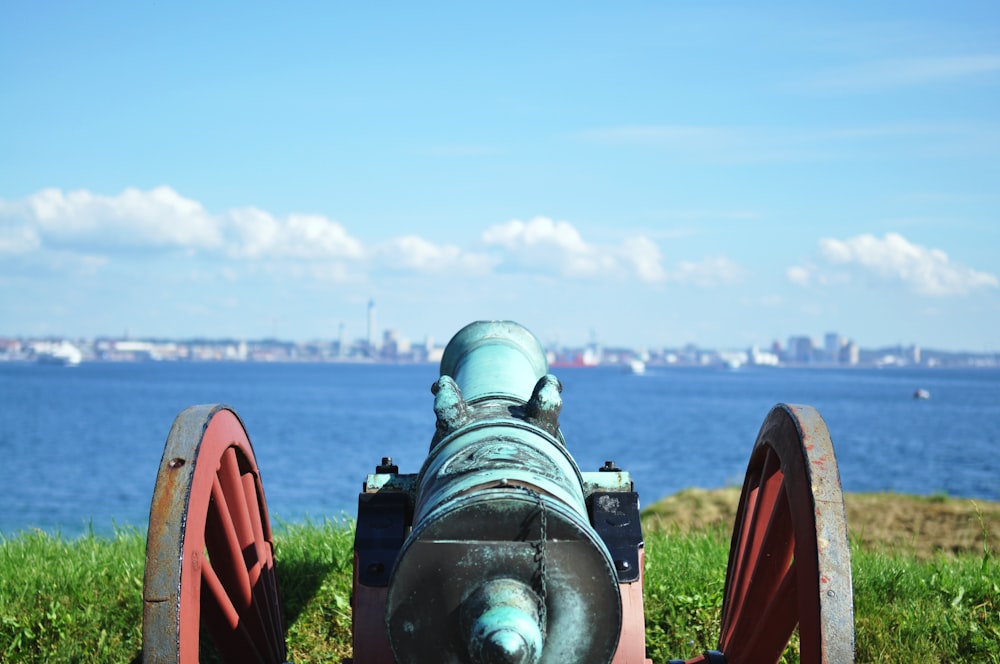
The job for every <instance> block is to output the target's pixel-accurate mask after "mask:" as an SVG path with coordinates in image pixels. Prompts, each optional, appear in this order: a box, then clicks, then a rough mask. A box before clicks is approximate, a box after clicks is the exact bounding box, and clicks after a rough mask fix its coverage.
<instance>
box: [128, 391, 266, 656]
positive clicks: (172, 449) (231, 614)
mask: <svg viewBox="0 0 1000 664" xmlns="http://www.w3.org/2000/svg"><path fill="white" fill-rule="evenodd" d="M283 622H284V619H283V616H282V612H281V604H280V600H279V597H278V586H277V579H276V576H275V571H274V551H273V544H272V539H271V526H270V523H269V520H268V516H267V506H266V503H265V502H264V491H263V488H262V486H261V481H260V472H259V471H258V469H257V461H256V459H255V458H254V454H253V448H252V447H251V446H250V441H249V439H248V438H247V434H246V431H245V430H244V428H243V424H242V422H240V419H239V417H238V416H237V415H236V413H234V412H233V411H232V410H230V409H229V408H227V407H225V406H221V405H203V406H192V407H191V408H188V409H187V410H185V411H183V412H182V413H181V414H180V415H178V416H177V419H176V420H174V424H173V427H172V428H171V430H170V435H169V437H168V438H167V443H166V446H165V448H164V451H163V458H162V460H161V461H160V468H159V472H158V474H157V478H156V488H155V489H154V492H153V501H152V505H151V507H150V513H149V532H148V536H147V540H146V571H145V582H144V586H143V616H142V642H143V646H142V648H143V658H144V661H146V662H165V663H166V662H171V663H174V662H176V663H180V664H188V663H193V662H197V661H198V657H199V645H200V640H201V631H202V627H204V628H205V630H206V631H207V632H208V634H209V635H210V636H211V640H212V642H213V644H214V645H215V647H216V649H217V651H218V653H219V655H220V656H221V658H222V659H223V660H224V661H226V662H264V663H270V662H282V661H284V659H285V640H284V625H283Z"/></svg>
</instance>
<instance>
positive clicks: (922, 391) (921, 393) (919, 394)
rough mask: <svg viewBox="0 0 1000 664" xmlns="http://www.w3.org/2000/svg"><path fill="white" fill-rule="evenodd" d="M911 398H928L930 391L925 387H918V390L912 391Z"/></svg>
mask: <svg viewBox="0 0 1000 664" xmlns="http://www.w3.org/2000/svg"><path fill="white" fill-rule="evenodd" d="M913 398H914V399H930V398H931V393H930V392H928V391H927V390H925V389H918V390H916V391H914V392H913Z"/></svg>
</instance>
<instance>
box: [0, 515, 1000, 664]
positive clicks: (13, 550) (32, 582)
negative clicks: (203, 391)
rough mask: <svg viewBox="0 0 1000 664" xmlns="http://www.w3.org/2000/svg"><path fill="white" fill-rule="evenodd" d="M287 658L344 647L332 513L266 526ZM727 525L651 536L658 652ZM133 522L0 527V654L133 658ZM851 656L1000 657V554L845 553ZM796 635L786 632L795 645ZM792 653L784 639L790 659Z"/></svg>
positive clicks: (318, 657)
mask: <svg viewBox="0 0 1000 664" xmlns="http://www.w3.org/2000/svg"><path fill="white" fill-rule="evenodd" d="M275 537H276V544H277V558H278V565H279V567H278V574H279V577H280V582H281V591H282V601H283V604H284V609H285V614H286V618H287V620H288V623H289V628H288V645H289V650H290V656H291V657H292V659H293V660H294V661H296V662H299V663H306V662H336V663H339V662H340V660H341V658H343V657H345V656H347V655H349V654H350V613H351V612H350V605H349V596H350V583H351V565H352V562H351V561H352V550H351V547H352V534H351V531H350V528H349V525H348V524H345V523H342V522H335V521H326V522H322V523H311V524H290V525H289V524H285V525H281V526H279V527H278V528H277V530H276V535H275ZM727 548H728V534H724V533H722V532H721V531H707V532H706V531H698V532H693V533H689V534H680V533H667V534H664V533H650V534H649V535H647V544H646V550H647V571H646V585H645V605H646V618H647V625H646V634H647V639H646V640H647V647H648V650H649V653H648V654H649V656H650V657H651V658H652V659H653V661H654V662H663V661H665V660H667V659H669V658H670V657H691V656H693V655H695V654H697V653H699V652H700V651H701V650H702V649H704V648H709V647H712V646H713V645H714V643H715V640H716V639H717V636H718V615H719V609H720V607H721V603H722V588H723V584H724V582H725V570H726V560H727ZM144 555H145V545H144V541H143V533H141V532H137V531H135V530H121V531H119V532H118V533H116V535H115V536H113V537H106V538H105V537H95V536H92V535H89V536H85V537H82V538H79V539H75V540H69V541H67V540H64V539H61V538H58V537H52V536H48V535H45V534H41V533H22V534H19V535H17V536H14V537H9V538H0V661H4V662H132V661H135V660H136V658H137V657H138V656H140V654H141V640H142V639H141V614H142V576H143V569H142V568H143V558H144ZM852 556H853V557H852V563H853V564H852V567H853V579H854V599H855V622H856V640H857V661H859V662H884V661H892V662H903V663H906V662H1000V654H998V653H1000V565H998V563H997V561H996V560H995V559H994V558H993V557H992V556H991V555H990V552H989V549H988V548H984V550H983V551H982V553H981V554H978V555H962V556H948V557H944V556H940V557H937V558H933V559H930V560H920V559H918V558H916V557H914V556H912V555H911V554H909V553H897V552H893V551H888V552H887V551H873V550H864V549H858V548H855V549H854V551H853V552H852ZM793 646H794V644H793ZM786 659H787V660H788V661H796V659H797V658H796V656H795V653H794V648H793V649H792V651H791V652H790V653H789V654H788V656H787V657H786Z"/></svg>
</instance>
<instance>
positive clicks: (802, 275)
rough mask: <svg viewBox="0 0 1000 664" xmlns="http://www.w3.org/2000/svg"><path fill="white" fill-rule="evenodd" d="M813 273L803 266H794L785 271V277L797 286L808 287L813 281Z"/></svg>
mask: <svg viewBox="0 0 1000 664" xmlns="http://www.w3.org/2000/svg"><path fill="white" fill-rule="evenodd" d="M811 275H812V271H811V270H810V269H809V268H806V267H802V266H801V265H793V266H792V267H790V268H788V269H787V270H785V276H786V277H788V280H789V281H790V282H792V283H793V284H795V285H796V286H808V285H809V283H810V281H811Z"/></svg>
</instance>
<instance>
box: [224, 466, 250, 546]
mask: <svg viewBox="0 0 1000 664" xmlns="http://www.w3.org/2000/svg"><path fill="white" fill-rule="evenodd" d="M219 483H220V484H221V485H222V489H223V492H224V493H225V495H226V500H227V501H228V507H229V515H230V517H231V518H232V520H233V526H234V527H235V528H236V535H237V539H238V541H239V545H240V549H241V550H242V549H245V548H246V547H247V546H249V545H250V544H252V543H253V540H254V537H253V527H252V526H251V525H250V516H249V513H248V510H247V497H246V495H245V493H244V491H243V481H242V480H241V479H240V466H239V461H238V460H237V459H236V449H235V448H233V447H230V448H229V449H227V450H226V451H225V453H223V455H222V464H221V465H220V466H219Z"/></svg>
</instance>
